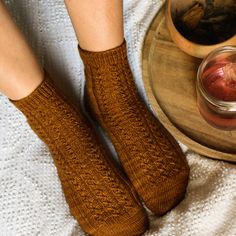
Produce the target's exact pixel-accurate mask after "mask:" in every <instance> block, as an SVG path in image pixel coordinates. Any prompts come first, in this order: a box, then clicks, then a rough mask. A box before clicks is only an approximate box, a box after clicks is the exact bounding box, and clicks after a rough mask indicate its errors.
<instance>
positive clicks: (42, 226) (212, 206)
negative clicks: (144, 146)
mask: <svg viewBox="0 0 236 236" xmlns="http://www.w3.org/2000/svg"><path fill="white" fill-rule="evenodd" d="M6 2H7V4H8V6H9V8H10V9H11V12H12V14H13V16H14V17H15V19H16V21H17V22H18V23H19V25H20V26H21V28H22V29H23V31H24V33H25V34H26V37H27V38H28V40H29V42H30V44H31V45H32V47H33V48H34V50H35V52H36V53H37V56H38V57H39V59H40V60H41V61H42V63H43V64H44V65H45V67H46V68H47V70H48V71H49V72H51V74H53V75H54V78H55V81H56V83H57V84H58V85H59V86H60V87H61V88H62V89H63V90H64V92H65V93H66V94H67V95H68V96H70V97H72V98H73V99H74V100H75V101H77V102H78V103H79V102H80V100H81V97H82V95H83V92H82V88H83V85H84V77H83V76H84V75H83V68H82V64H81V61H80V58H79V55H78V52H77V49H76V46H77V41H76V38H75V35H74V33H73V30H72V26H71V23H70V21H69V18H68V16H67V13H66V10H65V7H64V4H63V1H62V0H47V1H43V0H20V1H19V0H6ZM160 5H161V1H160V0H124V10H125V11H124V12H125V14H124V20H125V33H126V39H127V42H128V53H129V59H130V63H131V67H132V70H133V72H134V74H135V77H136V80H137V85H138V87H139V89H140V91H141V92H144V89H143V84H142V81H141V48H142V43H143V39H144V36H145V32H146V30H147V28H148V26H149V24H150V22H151V20H152V18H153V17H154V15H155V14H156V13H157V11H158V9H159V8H160ZM0 37H1V35H0ZM16 43H17V42H16ZM0 53H1V52H0ZM185 151H186V155H187V158H188V161H189V165H190V167H191V176H190V182H189V186H188V190H187V195H186V198H185V199H184V200H183V201H182V202H181V203H180V204H179V205H178V206H177V207H176V208H175V209H173V210H172V211H171V212H169V213H168V214H166V215H165V216H163V217H155V216H153V215H151V214H150V221H151V225H150V230H149V231H148V232H146V233H145V236H157V235H158V236H178V235H181V236H211V235H214V236H234V235H236V223H235V219H236V165H234V164H229V163H226V162H222V161H216V160H210V159H207V158H204V157H202V156H199V155H198V154H196V153H193V152H191V151H190V150H188V149H187V148H185ZM150 191H152V190H151V189H150ZM34 235H39V236H71V235H73V236H83V235H84V233H83V232H82V231H81V229H80V228H79V226H78V225H77V223H76V221H75V220H74V219H73V218H72V217H71V216H70V214H69V210H68V207H67V204H66V202H65V199H64V195H63V192H62V190H61V185H60V182H59V180H58V177H57V173H56V169H55V167H54V165H53V161H52V159H51V157H50V154H49V152H48V149H47V147H46V146H45V145H44V144H43V143H42V142H41V141H40V140H39V139H38V138H37V136H36V135H35V134H34V133H33V132H32V131H31V129H30V128H29V126H28V125H27V123H26V122H25V118H24V117H23V115H22V114H21V113H20V112H19V111H17V110H16V109H15V108H14V107H13V105H12V104H10V103H9V102H8V100H7V98H6V97H4V96H3V95H0V236H34ZM114 236H115V235H114Z"/></svg>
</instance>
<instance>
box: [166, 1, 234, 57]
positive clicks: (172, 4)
mask: <svg viewBox="0 0 236 236" xmlns="http://www.w3.org/2000/svg"><path fill="white" fill-rule="evenodd" d="M205 1H206V0H198V2H200V3H202V4H203V5H205ZM194 3H196V0H167V5H166V12H165V16H166V24H167V28H168V30H169V32H170V35H171V38H172V39H173V41H174V42H175V43H176V45H177V46H178V47H179V48H180V49H181V50H183V51H184V52H186V53H187V54H189V55H191V56H194V57H198V58H204V57H205V56H206V55H207V54H209V53H210V52H211V51H212V50H214V49H216V48H218V47H221V46H230V45H231V46H232V45H236V35H234V36H233V37H231V38H229V39H227V40H226V41H224V42H222V43H218V44H213V45H201V44H197V43H194V42H191V41H190V40H188V39H186V38H185V37H184V36H183V35H181V34H180V33H179V31H178V30H177V29H176V27H175V25H174V22H173V17H174V16H175V14H177V13H178V12H180V11H183V10H184V9H188V8H189V7H191V6H192V5H193V4H194ZM215 4H216V5H218V6H222V7H223V6H227V5H228V6H229V5H230V4H232V5H233V4H235V1H234V0H215Z"/></svg>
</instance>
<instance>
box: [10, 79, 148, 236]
mask: <svg viewBox="0 0 236 236" xmlns="http://www.w3.org/2000/svg"><path fill="white" fill-rule="evenodd" d="M13 103H14V104H15V105H16V106H17V107H18V108H19V109H20V110H21V111H22V112H23V113H24V114H25V116H26V117H27V120H28V123H29V124H30V126H31V128H32V129H33V130H34V132H35V133H36V134H37V135H38V136H39V137H40V138H41V139H42V140H43V141H44V142H45V143H46V144H47V145H48V147H49V149H50V151H51V154H52V157H53V159H54V162H55V165H56V167H57V171H58V175H59V178H60V180H61V184H62V188H63V190H64V194H65V198H66V200H67V203H68V205H69V208H70V211H71V213H72V215H73V216H74V217H75V218H76V219H77V220H78V222H79V223H80V225H81V227H82V229H83V230H84V231H85V232H87V233H88V234H90V235H97V236H100V235H101V236H114V235H116V236H119V235H121V236H134V235H140V234H142V233H143V232H144V231H145V230H146V228H147V216H146V213H145V210H144V209H143V208H142V206H141V204H140V202H139V200H138V199H137V195H135V191H134V190H133V189H132V187H131V186H130V184H129V183H128V182H127V181H126V180H125V179H124V178H123V177H122V175H121V174H120V173H119V172H118V171H117V170H116V167H115V166H114V163H113V162H111V160H110V159H109V156H108V154H107V151H106V150H105V148H104V146H103V145H102V144H101V142H100V141H99V138H98V136H97V135H95V132H94V129H93V128H92V126H91V124H90V123H89V122H88V120H87V119H86V118H85V117H84V116H83V115H82V113H81V112H80V111H79V110H77V109H75V108H74V107H73V106H72V105H71V104H70V103H69V102H68V100H67V99H66V98H65V97H63V96H62V95H61V94H60V93H59V92H58V91H57V90H56V89H55V87H54V86H53V84H52V82H50V81H49V80H48V79H45V80H44V81H43V82H42V84H41V85H40V86H39V87H38V88H37V89H36V90H35V91H34V92H33V93H32V94H30V95H29V96H28V97H26V98H24V99H22V100H19V101H13Z"/></svg>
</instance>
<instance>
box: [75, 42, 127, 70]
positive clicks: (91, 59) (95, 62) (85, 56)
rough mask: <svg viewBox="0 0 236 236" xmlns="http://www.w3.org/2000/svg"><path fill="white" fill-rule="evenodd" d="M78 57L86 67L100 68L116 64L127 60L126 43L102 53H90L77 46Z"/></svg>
mask: <svg viewBox="0 0 236 236" xmlns="http://www.w3.org/2000/svg"><path fill="white" fill-rule="evenodd" d="M78 49H79V53H80V56H81V58H82V60H83V62H84V64H85V65H86V66H87V65H88V66H94V67H100V66H102V65H104V64H106V65H107V64H110V65H113V64H116V63H117V62H120V61H123V60H126V59H127V49H126V41H125V40H124V41H123V43H122V44H121V45H119V46H117V47H115V48H112V49H109V50H106V51H102V52H91V51H86V50H84V49H82V48H80V47H79V46H78Z"/></svg>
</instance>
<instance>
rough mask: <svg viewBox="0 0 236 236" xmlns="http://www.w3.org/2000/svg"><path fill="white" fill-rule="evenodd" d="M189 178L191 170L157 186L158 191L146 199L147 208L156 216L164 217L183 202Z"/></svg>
mask: <svg viewBox="0 0 236 236" xmlns="http://www.w3.org/2000/svg"><path fill="white" fill-rule="evenodd" d="M188 178H189V170H187V169H186V170H184V171H182V172H180V173H179V174H178V175H177V176H175V177H173V178H170V179H168V180H166V181H165V182H163V183H161V184H160V185H158V186H157V189H156V190H151V189H150V190H149V191H150V192H151V193H150V194H149V196H148V197H146V200H145V199H144V201H145V204H146V206H147V207H148V208H149V209H150V210H151V211H152V212H153V213H155V214H156V215H159V216H161V215H164V214H165V213H166V212H168V211H169V210H171V209H172V208H173V207H175V206H176V205H177V204H178V203H179V202H180V201H181V200H183V198H184V196H185V193H186V189H187V185H188Z"/></svg>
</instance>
